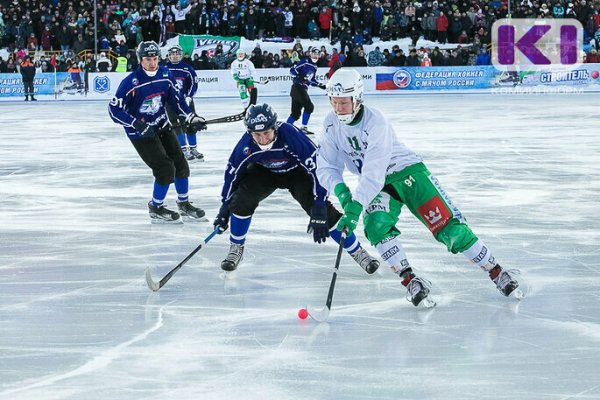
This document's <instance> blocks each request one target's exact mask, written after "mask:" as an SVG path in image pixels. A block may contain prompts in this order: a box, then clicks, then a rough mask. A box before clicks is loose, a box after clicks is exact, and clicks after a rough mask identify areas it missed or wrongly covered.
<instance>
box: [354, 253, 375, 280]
mask: <svg viewBox="0 0 600 400" xmlns="http://www.w3.org/2000/svg"><path fill="white" fill-rule="evenodd" d="M350 255H351V256H352V258H353V259H354V261H356V263H357V264H358V265H360V267H361V268H362V269H364V270H365V271H366V272H367V274H369V275H371V274H373V273H375V271H377V268H379V261H378V260H377V259H375V258H373V257H371V255H370V254H369V253H368V252H367V251H366V250H365V249H363V248H362V247H359V248H358V250H356V251H355V252H354V253H352V254H350Z"/></svg>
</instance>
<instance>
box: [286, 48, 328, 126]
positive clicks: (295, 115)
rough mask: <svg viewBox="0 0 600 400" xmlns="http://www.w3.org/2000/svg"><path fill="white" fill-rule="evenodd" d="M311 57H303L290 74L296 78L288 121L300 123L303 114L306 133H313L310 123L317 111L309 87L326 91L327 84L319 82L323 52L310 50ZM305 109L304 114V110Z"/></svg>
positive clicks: (291, 93) (291, 92) (314, 49)
mask: <svg viewBox="0 0 600 400" xmlns="http://www.w3.org/2000/svg"><path fill="white" fill-rule="evenodd" d="M309 55H310V56H309V57H302V58H301V59H300V60H298V62H297V63H296V64H294V65H293V66H292V68H290V74H292V77H293V78H294V80H293V82H294V83H293V84H292V89H291V90H290V96H291V97H292V113H291V114H290V116H289V117H288V119H287V122H288V123H289V124H293V123H294V122H296V121H298V119H299V118H300V115H301V114H302V127H301V129H302V130H303V131H304V133H311V132H310V131H309V130H308V121H309V120H310V114H312V112H313V111H314V109H315V106H314V104H313V103H312V101H311V100H310V96H309V95H308V87H309V86H316V87H318V88H319V89H325V84H323V83H319V82H318V81H317V77H316V76H317V61H318V60H319V57H320V56H321V51H320V50H319V49H317V48H316V47H312V48H311V49H310V50H309ZM303 109H304V112H302V110H303Z"/></svg>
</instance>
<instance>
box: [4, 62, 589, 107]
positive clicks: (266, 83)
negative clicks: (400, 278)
mask: <svg viewBox="0 0 600 400" xmlns="http://www.w3.org/2000/svg"><path fill="white" fill-rule="evenodd" d="M356 69H357V70H358V71H359V72H360V73H361V74H362V77H363V79H364V87H365V92H366V93H378V94H386V95H398V94H402V93H419V92H421V93H434V92H477V93H497V94H510V93H515V94H521V93H522V94H527V93H574V92H579V91H581V92H583V91H600V64H582V65H581V66H579V68H576V69H574V70H570V71H566V70H561V69H559V68H556V69H548V70H545V71H517V72H501V71H498V70H496V69H495V68H494V67H491V66H479V67H425V68H420V67H416V68H394V67H377V68H356ZM196 72H197V74H198V93H197V95H196V97H199V98H214V97H231V98H236V97H239V93H238V89H237V87H236V85H235V81H234V80H233V78H232V76H231V72H230V71H229V70H208V71H196ZM327 72H328V69H327V68H319V70H318V72H317V76H316V77H317V80H318V81H319V82H321V83H326V82H327V75H326V74H327ZM128 74H129V73H123V72H121V73H119V72H110V73H90V74H89V76H88V83H89V89H88V92H87V94H86V93H85V91H84V84H83V81H82V75H83V74H82V73H76V74H70V73H67V72H63V73H57V74H52V73H45V74H37V75H36V78H35V82H34V85H35V92H36V94H37V95H41V98H42V99H53V98H56V99H57V100H81V99H82V98H87V99H91V100H94V99H97V100H99V99H105V100H110V99H111V98H112V97H113V96H114V94H115V92H116V90H117V88H118V87H119V84H120V83H121V81H122V80H123V79H125V77H127V76H128ZM256 74H257V76H256V88H257V89H258V96H259V99H260V97H261V96H289V93H290V88H291V86H292V77H291V76H290V74H289V70H288V69H287V68H273V69H258V70H256ZM309 93H310V95H311V96H324V95H325V91H323V90H320V89H318V88H315V87H311V88H310V89H309ZM22 95H23V84H22V81H21V76H20V75H19V74H0V99H1V100H10V99H15V97H16V96H22ZM44 95H47V96H44ZM240 107H241V102H240Z"/></svg>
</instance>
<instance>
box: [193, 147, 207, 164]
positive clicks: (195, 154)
mask: <svg viewBox="0 0 600 400" xmlns="http://www.w3.org/2000/svg"><path fill="white" fill-rule="evenodd" d="M189 153H190V154H191V155H192V156H193V158H194V159H196V160H197V161H204V154H202V153H200V152H199V151H198V150H197V149H196V148H195V147H192V148H190V150H189Z"/></svg>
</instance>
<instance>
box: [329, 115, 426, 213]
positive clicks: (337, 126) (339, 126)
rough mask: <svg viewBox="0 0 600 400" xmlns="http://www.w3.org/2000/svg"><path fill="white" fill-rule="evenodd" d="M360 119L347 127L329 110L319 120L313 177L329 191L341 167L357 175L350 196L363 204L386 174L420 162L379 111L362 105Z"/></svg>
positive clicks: (338, 175) (379, 188)
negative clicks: (321, 130)
mask: <svg viewBox="0 0 600 400" xmlns="http://www.w3.org/2000/svg"><path fill="white" fill-rule="evenodd" d="M363 108H364V111H363V116H362V119H361V121H360V122H359V123H358V124H356V125H354V126H350V125H347V124H344V123H342V122H340V120H339V119H338V118H337V116H336V115H335V113H334V112H333V111H332V112H330V113H329V114H328V115H327V116H326V117H325V121H324V122H323V135H321V137H320V138H319V150H318V153H317V177H318V179H319V182H320V183H321V185H322V186H323V187H325V188H326V189H327V190H328V191H329V193H333V191H334V188H335V185H337V184H338V183H340V182H343V178H342V174H343V172H344V168H347V169H348V171H350V172H351V173H353V174H355V175H358V176H359V180H358V186H357V188H356V190H355V191H354V193H353V194H352V198H353V199H354V200H356V201H358V202H359V203H360V204H362V205H363V206H366V205H367V204H369V203H370V202H371V200H373V199H374V198H375V196H377V194H378V193H379V192H380V191H381V189H382V188H383V186H384V184H385V178H386V176H388V175H391V174H393V173H394V172H398V171H400V170H402V169H404V168H406V167H408V166H410V165H413V164H416V163H419V162H421V161H423V159H422V158H421V156H419V155H418V154H416V153H415V152H413V151H412V150H411V149H409V148H408V147H406V146H405V145H404V144H403V143H402V142H400V140H399V139H398V138H397V137H396V132H395V131H394V128H393V127H392V125H391V124H390V123H389V122H388V121H387V119H386V118H385V117H384V116H383V115H382V114H381V112H380V111H379V110H376V109H373V108H370V107H365V106H363Z"/></svg>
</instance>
